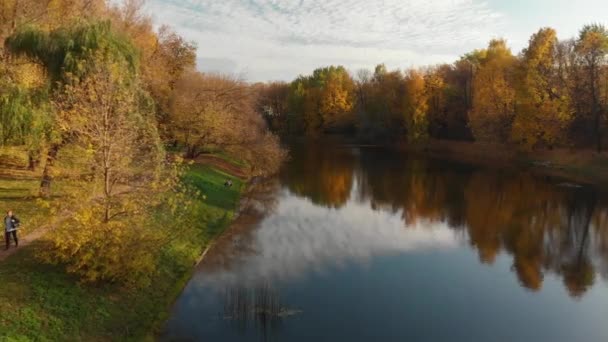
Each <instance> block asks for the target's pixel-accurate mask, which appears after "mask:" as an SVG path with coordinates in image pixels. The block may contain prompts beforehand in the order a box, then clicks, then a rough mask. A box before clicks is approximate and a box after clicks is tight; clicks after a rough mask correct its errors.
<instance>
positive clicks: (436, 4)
mask: <svg viewBox="0 0 608 342" xmlns="http://www.w3.org/2000/svg"><path fill="white" fill-rule="evenodd" d="M147 9H148V10H149V12H150V13H151V14H152V15H153V16H154V17H155V20H156V22H157V23H159V24H160V23H166V24H169V25H171V26H173V27H175V29H176V30H177V31H178V32H180V33H182V34H184V35H185V36H186V37H187V38H188V39H191V40H194V41H196V42H197V43H198V46H199V53H200V55H201V56H203V57H206V58H211V59H231V60H234V61H235V62H236V64H237V69H238V70H239V71H241V72H242V71H245V72H246V73H247V74H248V76H249V78H250V79H252V80H265V79H269V78H281V79H291V78H293V77H295V76H297V74H300V73H304V72H306V73H307V72H310V71H311V68H315V67H318V66H321V65H324V64H345V65H346V66H347V67H349V68H351V69H355V68H359V67H362V66H366V67H372V66H373V65H374V64H376V63H380V62H386V63H387V64H389V65H393V66H394V67H406V66H411V65H424V64H429V63H436V62H442V61H443V62H447V61H450V59H453V58H456V57H457V56H458V55H460V54H462V53H464V52H466V51H468V50H470V49H472V48H476V47H481V46H484V45H485V44H486V43H487V41H488V39H489V38H491V37H493V36H496V35H497V34H496V33H499V32H500V29H501V23H502V20H501V19H502V17H501V15H500V14H499V13H498V12H496V11H494V10H492V9H491V8H490V7H489V6H488V5H487V4H486V3H485V2H478V1H473V0H409V1H406V0H383V1H380V0H376V1H372V0H223V1H217V0H149V2H148V5H147Z"/></svg>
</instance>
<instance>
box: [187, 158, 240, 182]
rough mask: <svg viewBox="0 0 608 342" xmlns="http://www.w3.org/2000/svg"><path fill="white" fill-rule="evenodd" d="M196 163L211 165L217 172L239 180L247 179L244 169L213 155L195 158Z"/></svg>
mask: <svg viewBox="0 0 608 342" xmlns="http://www.w3.org/2000/svg"><path fill="white" fill-rule="evenodd" d="M196 162H198V163H201V164H205V165H211V166H213V167H215V168H217V169H219V170H222V171H224V172H227V173H230V174H231V175H235V176H237V177H239V178H247V173H246V172H245V170H244V168H243V167H241V166H238V165H234V164H232V163H230V162H229V161H226V160H224V159H222V158H220V157H217V156H214V155H202V156H199V157H197V158H196Z"/></svg>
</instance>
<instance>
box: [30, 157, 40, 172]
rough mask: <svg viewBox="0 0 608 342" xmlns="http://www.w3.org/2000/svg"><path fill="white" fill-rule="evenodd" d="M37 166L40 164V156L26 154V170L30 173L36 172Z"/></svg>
mask: <svg viewBox="0 0 608 342" xmlns="http://www.w3.org/2000/svg"><path fill="white" fill-rule="evenodd" d="M38 164H40V155H36V156H33V155H31V154H28V156H27V169H28V170H30V171H36V168H37V167H38Z"/></svg>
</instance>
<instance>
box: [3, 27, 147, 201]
mask: <svg viewBox="0 0 608 342" xmlns="http://www.w3.org/2000/svg"><path fill="white" fill-rule="evenodd" d="M6 45H7V47H8V49H9V51H10V52H11V53H12V54H14V55H15V56H21V57H26V58H30V59H32V60H34V61H36V62H38V63H40V64H41V65H42V66H43V68H44V69H45V71H46V72H47V74H48V77H49V81H50V84H51V89H52V91H54V92H57V91H60V90H61V88H62V86H63V85H64V84H65V82H66V80H68V79H70V78H72V77H83V76H85V75H86V74H87V73H88V72H89V71H90V70H91V69H93V68H95V67H96V66H95V65H94V64H93V63H94V61H95V60H96V59H95V58H93V57H94V56H96V54H98V53H102V54H103V55H104V56H106V57H107V58H108V59H112V60H119V61H124V62H125V63H126V64H127V65H128V70H129V71H130V72H135V70H136V69H137V63H138V53H137V51H136V50H135V49H134V48H133V46H132V45H131V44H130V42H129V41H128V40H127V39H125V37H124V36H122V35H120V34H117V33H116V32H115V31H113V30H112V28H111V25H110V23H109V22H100V23H95V24H82V25H76V26H73V27H69V28H59V29H57V30H53V31H51V32H50V33H46V32H44V31H41V30H39V29H32V28H27V29H24V30H22V31H19V32H16V33H15V34H13V35H12V36H11V37H9V38H8V39H7V42H6ZM51 114H52V113H51ZM53 120H54V118H52V117H51V121H53ZM70 133H71V132H70V127H66V126H57V125H54V126H53V129H52V130H51V132H50V133H49V136H48V137H47V140H48V141H49V147H48V152H47V156H46V163H45V166H44V171H43V174H42V181H41V185H40V194H41V195H42V196H48V195H49V194H50V185H51V181H52V178H53V171H52V169H53V164H54V161H55V159H56V158H57V154H58V153H59V150H60V148H61V146H62V145H63V143H64V142H65V141H66V139H68V138H69V136H70Z"/></svg>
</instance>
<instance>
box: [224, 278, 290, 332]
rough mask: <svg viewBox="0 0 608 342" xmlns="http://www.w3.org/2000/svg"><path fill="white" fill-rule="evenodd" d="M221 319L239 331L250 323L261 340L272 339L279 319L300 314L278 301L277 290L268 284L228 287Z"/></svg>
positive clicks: (279, 324)
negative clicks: (252, 286)
mask: <svg viewBox="0 0 608 342" xmlns="http://www.w3.org/2000/svg"><path fill="white" fill-rule="evenodd" d="M222 300H223V307H224V310H223V315H222V317H221V318H222V319H224V320H228V321H230V323H231V324H232V326H233V327H235V328H236V330H238V331H240V332H241V333H246V332H247V329H248V328H249V327H250V325H252V326H253V329H255V330H256V331H258V332H259V333H260V338H261V340H262V341H272V340H274V337H275V336H276V335H277V334H276V333H277V331H278V330H280V328H281V324H282V320H283V319H284V318H286V317H289V316H294V315H297V314H300V313H301V310H298V309H290V308H288V307H286V306H285V305H284V304H283V302H282V301H281V298H280V295H279V293H278V291H276V290H274V289H273V288H272V287H270V286H269V285H268V284H264V285H262V286H258V287H254V288H251V287H244V286H240V287H231V288H227V289H225V291H224V294H223V296H222Z"/></svg>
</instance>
